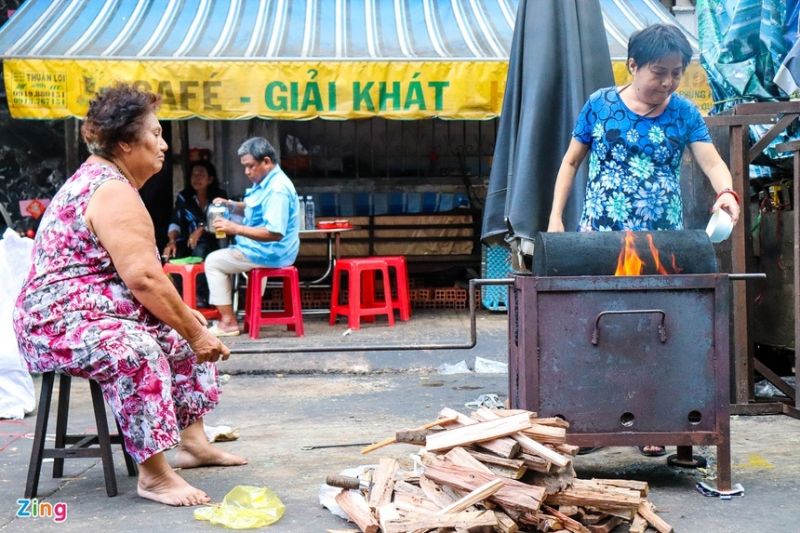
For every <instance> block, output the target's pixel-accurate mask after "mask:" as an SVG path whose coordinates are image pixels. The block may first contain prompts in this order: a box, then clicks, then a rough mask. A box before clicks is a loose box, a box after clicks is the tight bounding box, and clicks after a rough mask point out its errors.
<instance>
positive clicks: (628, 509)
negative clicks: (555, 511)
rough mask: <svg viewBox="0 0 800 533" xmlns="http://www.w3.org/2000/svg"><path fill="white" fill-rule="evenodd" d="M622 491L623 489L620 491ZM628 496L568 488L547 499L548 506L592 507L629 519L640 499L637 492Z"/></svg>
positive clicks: (632, 492) (631, 492)
mask: <svg viewBox="0 0 800 533" xmlns="http://www.w3.org/2000/svg"><path fill="white" fill-rule="evenodd" d="M620 490H624V489H620ZM628 492H629V493H630V494H624V493H619V492H616V491H613V492H612V491H599V490H589V489H585V488H577V487H575V486H572V487H569V488H567V489H566V490H562V491H560V492H557V493H555V494H551V495H550V496H548V497H547V503H548V504H549V505H554V504H555V505H578V506H583V507H594V508H596V509H598V510H599V511H602V512H605V513H608V514H615V515H618V516H623V517H625V518H628V519H631V518H633V515H634V514H635V513H636V509H637V508H639V504H640V503H641V501H642V498H641V497H640V496H639V493H638V492H635V491H628Z"/></svg>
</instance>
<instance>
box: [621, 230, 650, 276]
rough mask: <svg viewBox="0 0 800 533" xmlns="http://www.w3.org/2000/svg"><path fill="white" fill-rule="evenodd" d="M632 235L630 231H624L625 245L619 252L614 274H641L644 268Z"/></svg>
mask: <svg viewBox="0 0 800 533" xmlns="http://www.w3.org/2000/svg"><path fill="white" fill-rule="evenodd" d="M633 244H634V236H633V232H632V231H626V232H625V246H623V247H622V250H620V252H619V257H618V258H617V270H616V271H615V272H614V275H615V276H641V275H642V269H643V268H644V261H642V260H641V259H640V258H639V254H637V253H636V248H635V247H634V245H633Z"/></svg>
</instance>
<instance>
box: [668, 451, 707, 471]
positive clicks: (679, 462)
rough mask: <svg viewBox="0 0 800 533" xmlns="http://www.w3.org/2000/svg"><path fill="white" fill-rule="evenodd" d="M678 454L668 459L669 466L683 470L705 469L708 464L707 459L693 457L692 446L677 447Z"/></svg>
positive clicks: (698, 456) (697, 456)
mask: <svg viewBox="0 0 800 533" xmlns="http://www.w3.org/2000/svg"><path fill="white" fill-rule="evenodd" d="M677 448H678V453H676V454H672V455H670V456H669V457H667V464H668V465H670V466H679V467H681V468H703V467H705V466H706V465H707V464H708V462H707V461H706V458H705V457H702V456H700V455H692V447H691V446H677Z"/></svg>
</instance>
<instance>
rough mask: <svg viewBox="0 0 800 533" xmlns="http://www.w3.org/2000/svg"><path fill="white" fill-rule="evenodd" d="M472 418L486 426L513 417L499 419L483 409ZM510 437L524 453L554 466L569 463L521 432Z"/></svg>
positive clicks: (489, 410)
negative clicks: (536, 456)
mask: <svg viewBox="0 0 800 533" xmlns="http://www.w3.org/2000/svg"><path fill="white" fill-rule="evenodd" d="M472 416H473V417H475V418H477V419H478V420H485V422H482V423H483V424H488V423H489V422H492V421H497V420H511V419H513V418H514V417H506V418H503V417H500V416H499V415H497V414H496V413H495V412H494V411H492V410H491V409H485V408H481V409H478V410H477V411H475V412H474V413H473V414H472ZM515 416H521V415H515ZM528 423H529V424H530V418H529V419H528ZM510 437H511V438H512V439H514V440H515V441H517V442H518V443H519V445H520V447H521V448H522V449H523V450H525V451H526V452H529V453H532V454H533V455H538V456H539V457H541V458H543V459H546V460H548V461H550V462H551V463H553V464H554V465H556V466H562V467H563V466H567V465H568V464H569V463H570V460H571V459H570V458H569V457H565V456H563V455H561V454H560V453H558V452H556V451H554V450H551V449H550V448H548V447H547V446H545V445H544V444H541V443H539V442H536V441H535V440H533V439H532V438H530V437H528V436H527V435H524V434H522V432H520V433H514V434H512V435H510Z"/></svg>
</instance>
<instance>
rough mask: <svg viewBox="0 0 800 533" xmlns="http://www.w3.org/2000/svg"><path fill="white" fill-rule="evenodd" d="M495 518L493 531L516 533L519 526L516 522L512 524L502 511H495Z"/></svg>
mask: <svg viewBox="0 0 800 533" xmlns="http://www.w3.org/2000/svg"><path fill="white" fill-rule="evenodd" d="M494 516H495V518H497V525H496V526H494V530H495V531H497V532H498V533H518V532H519V526H518V525H517V523H516V522H514V521H513V520H512V519H511V517H510V516H508V515H507V514H506V513H504V512H503V511H495V512H494Z"/></svg>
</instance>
